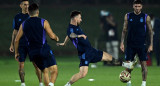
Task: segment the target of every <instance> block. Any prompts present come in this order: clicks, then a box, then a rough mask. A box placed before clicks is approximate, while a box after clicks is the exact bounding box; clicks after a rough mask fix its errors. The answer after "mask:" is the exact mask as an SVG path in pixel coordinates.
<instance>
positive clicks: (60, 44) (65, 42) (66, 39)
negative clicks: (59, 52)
mask: <svg viewBox="0 0 160 86" xmlns="http://www.w3.org/2000/svg"><path fill="white" fill-rule="evenodd" d="M68 41H69V38H68V36H66V38H65V40H64V42H63V43H57V46H64V45H66V44H67V43H68Z"/></svg>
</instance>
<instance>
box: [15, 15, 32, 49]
mask: <svg viewBox="0 0 160 86" xmlns="http://www.w3.org/2000/svg"><path fill="white" fill-rule="evenodd" d="M28 18H29V15H28V14H23V13H18V14H17V15H16V16H15V17H14V19H13V29H15V30H19V27H20V25H21V24H22V22H23V21H25V20H26V19H28ZM19 45H20V46H27V40H26V39H25V37H24V35H23V36H22V38H21V39H20V42H19Z"/></svg>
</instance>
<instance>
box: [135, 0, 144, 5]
mask: <svg viewBox="0 0 160 86" xmlns="http://www.w3.org/2000/svg"><path fill="white" fill-rule="evenodd" d="M133 4H143V2H142V0H134V2H133Z"/></svg>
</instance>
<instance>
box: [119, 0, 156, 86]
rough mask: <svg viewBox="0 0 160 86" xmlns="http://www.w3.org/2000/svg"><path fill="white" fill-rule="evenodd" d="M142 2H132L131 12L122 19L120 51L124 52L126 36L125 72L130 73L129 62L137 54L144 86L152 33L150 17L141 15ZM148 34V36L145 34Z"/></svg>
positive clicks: (132, 65)
mask: <svg viewBox="0 0 160 86" xmlns="http://www.w3.org/2000/svg"><path fill="white" fill-rule="evenodd" d="M142 7H143V4H142V0H135V1H134V2H133V9H134V11H133V12H130V13H127V14H126V15H125V18H124V26H123V31H122V37H121V46H120V48H121V50H122V51H123V52H124V39H125V36H126V33H128V34H127V43H126V44H127V47H126V50H125V60H126V63H124V64H123V66H124V67H126V68H127V69H126V70H127V71H128V72H130V73H131V71H132V69H133V67H134V63H135V62H130V61H133V60H134V57H135V55H136V54H138V57H139V60H140V64H141V68H142V84H141V86H146V80H147V64H146V61H147V60H148V58H147V51H148V53H149V52H150V51H152V50H153V32H152V27H151V21H150V17H149V16H148V15H147V14H145V13H143V12H142V11H141V10H142ZM147 31H148V32H149V34H148V33H147ZM147 35H149V36H150V45H149V47H148V48H147V47H146V44H148V43H146V39H147V38H146V37H147ZM127 86H131V81H129V82H127Z"/></svg>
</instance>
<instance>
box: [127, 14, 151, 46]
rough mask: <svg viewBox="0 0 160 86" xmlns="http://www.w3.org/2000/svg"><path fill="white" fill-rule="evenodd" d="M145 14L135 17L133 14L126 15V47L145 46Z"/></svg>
mask: <svg viewBox="0 0 160 86" xmlns="http://www.w3.org/2000/svg"><path fill="white" fill-rule="evenodd" d="M147 16H148V15H147V14H144V13H140V14H139V15H136V14H135V13H134V12H131V13H128V14H127V18H128V36H127V46H129V47H143V46H144V45H145V44H146V35H147V24H146V19H147Z"/></svg>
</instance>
